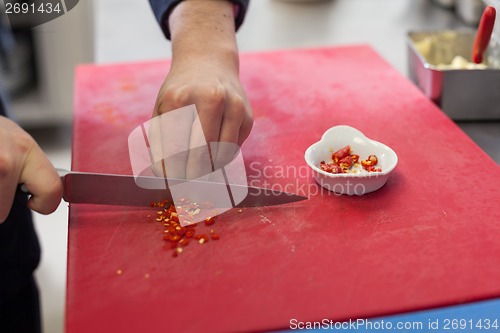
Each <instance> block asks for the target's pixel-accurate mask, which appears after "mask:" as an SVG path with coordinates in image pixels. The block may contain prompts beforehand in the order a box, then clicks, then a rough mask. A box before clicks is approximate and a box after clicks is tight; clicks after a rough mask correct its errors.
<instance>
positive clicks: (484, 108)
mask: <svg viewBox="0 0 500 333" xmlns="http://www.w3.org/2000/svg"><path fill="white" fill-rule="evenodd" d="M474 36H475V32H474V31H472V30H459V31H457V30H446V31H428V32H409V33H408V36H407V44H408V45H407V46H408V55H409V62H408V64H409V74H410V78H411V80H412V81H413V82H414V83H415V84H416V85H417V86H418V87H420V89H422V91H423V92H424V94H425V95H426V96H427V97H429V98H430V99H431V100H433V101H434V102H435V103H436V104H437V105H438V106H440V107H441V109H442V110H443V111H444V112H445V113H446V114H448V115H449V116H450V118H452V119H454V120H499V119H500V69H496V68H491V67H490V68H488V69H440V68H439V67H438V65H439V64H441V63H447V64H449V63H450V62H451V61H452V60H453V58H454V57H455V56H457V55H461V56H462V57H464V58H466V59H468V60H469V61H470V59H471V53H472V45H473V43H474ZM484 58H485V59H486V60H485V64H486V65H487V66H488V65H490V63H491V65H490V66H492V65H493V64H494V63H497V62H495V61H491V60H492V59H491V57H490V55H489V54H488V51H487V54H486V56H485V57H484Z"/></svg>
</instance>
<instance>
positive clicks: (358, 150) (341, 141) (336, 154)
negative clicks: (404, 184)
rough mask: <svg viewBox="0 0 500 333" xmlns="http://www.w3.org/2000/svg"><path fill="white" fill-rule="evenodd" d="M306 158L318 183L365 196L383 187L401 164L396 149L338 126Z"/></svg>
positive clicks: (360, 133) (328, 187) (330, 188)
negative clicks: (398, 164) (398, 163)
mask: <svg viewBox="0 0 500 333" xmlns="http://www.w3.org/2000/svg"><path fill="white" fill-rule="evenodd" d="M304 158H305V160H306V163H307V165H308V166H309V167H310V168H311V169H312V171H313V177H314V179H315V180H316V182H317V183H318V184H319V185H321V186H323V187H324V188H326V189H328V190H329V191H332V192H335V193H339V194H348V195H353V194H356V195H363V194H366V193H370V192H373V191H376V190H378V189H379V188H381V187H382V186H383V185H384V184H385V183H386V182H387V179H388V177H389V174H390V173H391V172H392V170H394V168H395V167H396V165H397V162H398V157H397V155H396V153H395V152H394V150H392V149H391V148H390V147H388V146H386V145H385V144H383V143H380V142H377V141H375V140H372V139H369V138H368V137H366V136H365V135H364V134H363V133H362V132H360V131H359V130H357V129H355V128H353V127H350V126H345V125H341V126H335V127H332V128H330V129H329V130H327V131H326V132H325V133H324V134H323V136H322V137H321V140H320V141H318V142H316V143H314V144H313V145H311V146H310V147H309V148H308V149H307V150H306V152H305V155H304Z"/></svg>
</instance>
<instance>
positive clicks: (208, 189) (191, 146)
mask: <svg viewBox="0 0 500 333" xmlns="http://www.w3.org/2000/svg"><path fill="white" fill-rule="evenodd" d="M128 148H129V156H130V164H131V166H132V171H133V173H134V176H135V178H136V184H137V185H138V186H140V187H142V188H146V189H152V190H158V189H159V190H163V189H165V190H166V191H165V194H166V195H168V198H165V199H170V200H172V201H173V202H172V203H173V204H174V205H175V207H176V208H177V209H178V213H179V211H186V209H184V208H185V207H186V206H192V204H193V203H196V210H195V211H194V212H191V213H190V214H180V213H179V215H178V217H179V222H180V223H181V225H184V226H185V225H188V224H193V223H198V222H201V221H203V220H205V219H206V218H208V217H213V216H216V215H220V214H222V213H223V212H225V211H227V210H229V209H231V208H233V207H235V206H236V205H238V204H239V203H240V202H242V201H243V199H245V198H246V196H247V195H248V181H247V176H246V170H245V164H244V161H243V156H242V154H241V151H240V147H239V146H238V145H237V144H234V143H230V142H208V143H207V141H206V139H205V135H204V132H203V129H202V125H201V123H200V119H199V117H198V112H197V110H196V106H195V105H189V106H186V107H183V108H180V109H176V110H173V111H170V112H167V113H164V114H162V115H160V116H157V117H154V118H152V119H150V120H149V121H146V122H145V123H143V124H141V125H140V126H138V127H137V128H135V129H134V130H133V131H132V132H131V133H130V135H129V137H128ZM167 189H168V191H167Z"/></svg>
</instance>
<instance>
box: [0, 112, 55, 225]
mask: <svg viewBox="0 0 500 333" xmlns="http://www.w3.org/2000/svg"><path fill="white" fill-rule="evenodd" d="M19 183H24V184H25V185H26V187H27V189H28V190H29V192H30V193H31V194H32V196H31V198H30V199H29V201H28V206H29V208H31V209H33V210H35V211H37V212H39V213H42V214H49V213H52V212H53V211H54V210H55V209H56V208H57V206H58V205H59V203H60V201H61V196H62V182H61V179H60V178H59V176H58V174H57V172H56V170H55V169H54V167H53V166H52V164H51V163H50V161H49V160H48V159H47V157H46V156H45V155H44V153H43V151H42V150H41V149H40V147H39V146H38V144H37V143H36V142H35V140H34V139H33V138H32V137H31V136H30V135H29V134H28V133H26V132H25V131H24V130H23V129H21V128H20V127H19V126H18V125H17V124H15V123H14V122H13V121H11V120H9V119H7V118H5V117H2V116H0V223H3V222H4V221H5V219H6V218H7V216H8V215H9V212H10V209H11V208H12V203H13V201H14V196H15V193H16V189H17V185H18V184H19Z"/></svg>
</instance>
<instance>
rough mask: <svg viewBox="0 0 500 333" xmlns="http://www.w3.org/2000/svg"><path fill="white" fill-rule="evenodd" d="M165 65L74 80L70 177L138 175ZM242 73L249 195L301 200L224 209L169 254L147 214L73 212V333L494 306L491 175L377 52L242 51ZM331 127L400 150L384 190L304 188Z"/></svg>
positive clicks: (498, 271) (108, 69) (496, 183)
mask: <svg viewBox="0 0 500 333" xmlns="http://www.w3.org/2000/svg"><path fill="white" fill-rule="evenodd" d="M168 68H169V63H168V62H167V61H160V62H147V63H136V64H121V65H106V66H93V65H89V66H82V67H79V68H78V70H77V78H76V101H75V118H74V141H73V169H74V170H79V171H94V172H106V173H124V174H130V173H131V168H130V164H129V160H128V150H127V137H128V135H129V133H130V132H131V131H132V130H133V129H134V128H135V127H136V126H137V125H139V124H140V123H142V122H144V121H146V120H147V119H148V118H149V117H150V115H151V113H152V108H153V105H154V102H155V99H156V95H157V92H158V89H159V87H160V84H161V83H162V80H163V79H164V76H165V74H166V73H167V71H168ZM241 79H242V82H243V84H244V85H245V88H246V91H247V92H248V96H249V98H250V101H251V104H252V106H253V111H254V115H255V126H254V129H253V132H252V134H251V136H250V137H249V139H248V140H247V141H246V143H245V144H244V146H243V156H244V158H245V163H246V166H247V173H248V176H249V180H250V181H251V184H252V185H261V186H263V185H264V180H267V181H268V183H269V184H275V186H276V184H278V185H280V186H283V187H284V186H285V185H287V184H291V186H288V188H287V189H288V190H291V191H294V192H297V193H299V194H304V193H307V192H309V193H310V199H309V200H308V201H303V202H300V203H297V204H289V205H284V206H275V207H263V208H255V209H245V210H244V211H243V212H238V211H237V210H233V211H231V212H229V213H227V214H224V215H223V216H220V217H219V218H218V220H217V222H216V224H215V226H214V229H216V231H217V233H218V234H219V235H220V236H221V238H220V240H218V241H210V242H208V243H207V244H204V245H200V244H190V245H189V246H188V247H186V248H185V251H184V252H183V253H182V254H181V255H179V257H177V258H173V257H172V255H171V254H172V252H171V251H172V250H171V249H170V248H169V247H168V246H167V244H165V242H164V241H163V240H162V230H163V229H162V227H161V226H160V225H159V224H158V223H154V222H149V221H150V220H151V219H148V218H147V214H153V215H154V214H155V212H156V211H155V210H152V209H149V208H145V209H134V208H117V207H114V208H109V207H104V206H101V207H99V206H92V205H87V206H84V205H71V207H70V217H69V219H70V221H69V222H70V228H69V256H68V286H67V313H66V328H67V332H70V333H75V332H85V333H87V332H93V333H96V332H122V333H124V332H139V331H140V332H149V333H151V332H236V331H259V330H274V329H283V328H288V327H289V322H290V320H291V319H292V318H295V319H297V320H301V321H311V320H321V319H323V318H329V319H332V320H345V319H349V318H368V317H373V316H380V315H386V314H393V313H400V312H406V311H413V310H418V309H426V308H434V307H439V306H444V305H450V304H456V303H463V302H470V301H476V300H481V299H486V298H491V297H498V296H500V284H499V281H500V265H499V264H498V263H499V262H500V241H499V240H500V210H499V209H498V202H500V191H499V188H500V168H499V167H498V165H496V164H495V162H494V161H493V160H491V159H490V158H489V157H488V156H487V155H486V154H485V153H484V152H483V151H482V150H481V149H480V148H479V147H478V146H476V145H475V144H474V143H473V142H472V141H471V140H470V139H469V138H468V137H467V136H466V135H465V134H464V133H463V132H462V131H461V130H460V129H459V128H458V127H457V126H456V125H455V124H454V123H453V122H452V121H451V120H450V119H448V117H447V116H446V115H445V114H443V113H442V112H441V111H440V110H439V109H438V108H437V107H436V106H434V104H432V103H431V102H430V101H428V100H427V99H426V98H425V97H424V96H423V95H422V94H421V93H420V92H419V91H418V89H417V88H416V87H415V86H414V85H412V84H411V83H410V82H409V81H408V80H406V79H405V78H403V77H402V76H401V75H399V74H398V73H397V72H396V71H395V70H394V69H393V68H391V67H390V66H389V65H388V64H387V63H386V62H385V61H384V60H383V59H382V58H381V57H380V56H379V55H377V54H376V53H375V52H374V51H373V50H372V49H371V48H370V47H368V46H353V47H340V48H323V49H310V50H293V51H280V52H271V53H256V54H243V55H242V56H241ZM472 111H473V110H471V112H472ZM339 124H346V125H351V126H354V127H356V128H358V129H359V130H361V131H362V132H364V133H365V134H366V135H367V136H368V137H370V138H373V139H375V140H377V141H381V142H383V143H385V144H387V145H389V146H390V147H392V148H393V149H394V150H395V151H396V152H397V154H398V156H399V164H398V166H397V168H396V169H395V171H394V172H393V173H392V174H391V176H390V178H389V181H388V182H387V184H386V185H385V186H384V187H383V188H382V189H380V190H379V191H376V192H374V193H371V194H368V195H364V196H361V197H357V196H353V197H350V196H336V195H328V194H327V193H321V191H320V190H319V187H318V186H317V185H316V184H315V182H314V180H313V179H312V177H311V174H310V173H309V172H308V169H307V168H306V165H305V162H304V159H303V155H304V151H305V150H306V148H307V147H308V146H309V145H311V144H312V143H314V142H316V141H317V140H319V138H320V136H321V134H322V133H323V132H324V131H325V130H326V129H328V128H329V127H332V126H335V125H339ZM287 167H288V168H287ZM294 170H295V171H294ZM202 227H203V226H200V228H202ZM118 270H120V271H121V274H117V271H118Z"/></svg>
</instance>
